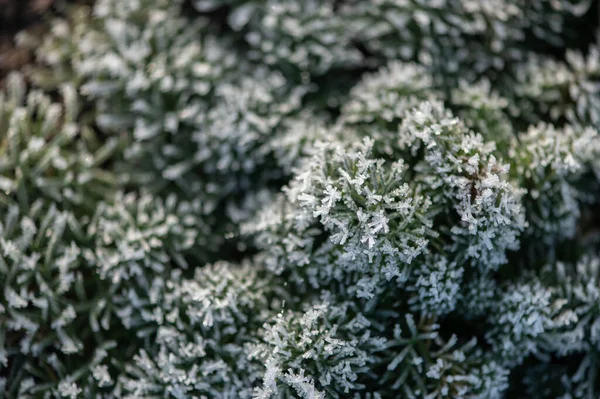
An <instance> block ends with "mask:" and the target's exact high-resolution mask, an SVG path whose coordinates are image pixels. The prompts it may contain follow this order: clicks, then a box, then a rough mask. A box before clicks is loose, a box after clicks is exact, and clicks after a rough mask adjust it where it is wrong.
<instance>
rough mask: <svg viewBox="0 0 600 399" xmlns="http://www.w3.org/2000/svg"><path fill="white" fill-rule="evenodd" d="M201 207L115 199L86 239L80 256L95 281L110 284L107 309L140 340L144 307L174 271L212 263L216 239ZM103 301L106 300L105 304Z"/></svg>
mask: <svg viewBox="0 0 600 399" xmlns="http://www.w3.org/2000/svg"><path fill="white" fill-rule="evenodd" d="M201 212H202V202H201V201H200V200H196V201H192V202H184V201H178V200H177V198H176V197H175V196H174V195H171V196H169V197H167V198H166V199H164V200H163V199H160V198H152V197H151V196H149V195H141V196H138V195H135V194H127V195H123V194H118V195H117V196H116V197H115V198H114V201H113V202H111V203H101V204H99V206H98V209H97V211H96V213H95V214H94V216H93V218H92V220H91V222H90V223H89V225H88V226H87V228H86V234H87V236H88V237H89V239H90V240H91V242H92V243H93V244H92V245H91V246H90V248H87V249H86V250H85V252H84V255H85V256H86V258H87V261H88V264H89V265H90V267H93V268H94V269H95V272H96V273H97V276H98V278H99V279H102V280H105V281H107V282H108V283H109V284H110V295H111V299H110V301H108V302H107V303H106V306H107V307H109V308H111V310H112V311H113V312H115V313H116V314H117V315H118V317H119V319H120V322H121V323H122V324H123V325H124V326H125V327H126V328H128V329H132V330H135V331H136V333H137V335H138V336H142V337H143V336H145V335H147V334H148V332H147V331H145V330H143V329H140V326H144V325H145V324H146V322H147V321H148V320H147V318H149V317H150V318H151V317H153V315H152V314H148V312H147V309H146V308H145V306H147V305H148V303H149V302H151V301H152V299H153V295H154V294H155V293H156V290H157V287H156V284H160V285H162V284H164V279H167V278H169V277H170V275H171V273H172V271H173V270H174V269H179V270H181V269H183V270H185V269H188V268H189V266H188V265H189V262H193V264H195V263H196V262H198V261H206V260H209V259H211V256H212V251H214V249H215V248H217V247H218V245H219V238H220V237H218V236H217V237H211V236H210V231H209V230H208V226H207V225H206V224H205V222H204V221H203V220H202V218H201V216H200V215H201ZM104 301H106V299H105V300H104Z"/></svg>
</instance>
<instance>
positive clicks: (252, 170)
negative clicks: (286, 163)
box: [163, 69, 311, 197]
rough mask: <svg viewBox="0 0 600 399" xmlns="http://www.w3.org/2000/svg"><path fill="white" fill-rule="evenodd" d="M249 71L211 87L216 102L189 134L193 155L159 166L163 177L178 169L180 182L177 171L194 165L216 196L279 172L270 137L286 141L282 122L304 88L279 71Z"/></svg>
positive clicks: (295, 106)
mask: <svg viewBox="0 0 600 399" xmlns="http://www.w3.org/2000/svg"><path fill="white" fill-rule="evenodd" d="M254 75H255V76H252V77H244V78H241V79H239V80H235V81H234V82H232V83H224V84H221V85H219V86H218V87H217V88H216V90H215V106H214V107H212V108H211V109H210V110H209V111H207V113H206V114H205V115H204V116H203V117H202V121H201V122H200V125H199V127H198V129H197V130H196V131H195V132H194V133H193V135H192V140H193V145H194V147H195V148H196V152H195V154H194V155H193V157H191V158H189V159H187V160H186V161H185V162H182V163H179V164H176V165H173V166H171V167H170V168H168V169H166V170H164V171H163V176H166V175H168V176H167V177H168V178H171V177H173V178H175V177H177V178H179V176H176V175H177V174H179V175H180V176H181V180H182V181H181V184H185V182H184V181H183V180H185V179H184V177H185V175H184V173H182V172H185V171H186V170H192V168H194V166H195V167H196V168H197V169H198V170H199V171H201V173H202V175H203V177H204V179H205V180H208V181H209V182H210V184H209V185H208V186H207V187H206V190H207V191H209V192H211V191H220V193H219V192H217V194H219V195H220V196H221V197H222V196H224V195H227V194H231V193H239V192H240V191H248V190H249V188H250V185H251V184H253V185H254V186H260V184H261V181H263V182H264V183H268V182H270V181H273V180H276V179H280V178H281V177H282V175H283V174H284V172H283V171H281V170H280V168H278V165H277V164H278V161H277V157H276V155H275V154H274V151H276V150H275V148H276V147H275V146H274V145H273V144H272V142H274V141H275V142H277V141H280V140H285V138H286V135H287V130H288V127H287V126H286V125H285V123H286V122H284V121H287V119H286V117H289V116H292V115H294V114H295V113H298V111H299V110H300V108H301V101H302V97H303V95H304V94H305V93H306V91H307V90H308V89H309V88H308V87H307V86H298V87H290V86H289V83H288V82H287V80H286V79H285V78H284V77H283V76H282V75H281V74H279V73H269V72H268V71H266V70H262V69H261V70H258V71H256V72H255V73H254ZM306 117H307V118H311V115H306ZM290 144H292V145H293V143H290ZM280 148H282V147H280ZM292 150H293V149H292ZM194 163H195V164H196V165H194ZM228 185H229V186H228Z"/></svg>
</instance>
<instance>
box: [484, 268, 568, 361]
mask: <svg viewBox="0 0 600 399" xmlns="http://www.w3.org/2000/svg"><path fill="white" fill-rule="evenodd" d="M566 302H567V301H565V300H564V298H562V297H561V296H560V295H559V294H558V293H557V292H556V289H554V288H552V287H546V286H544V285H543V284H542V283H541V282H540V281H539V280H538V279H537V278H535V277H534V276H529V278H523V281H518V282H515V283H509V284H507V286H506V287H504V288H503V289H502V290H500V291H498V294H497V296H496V298H495V301H494V303H493V305H492V307H491V309H490V312H489V314H488V317H487V319H488V323H489V324H490V329H489V330H488V332H487V334H486V339H487V341H488V342H489V344H490V345H491V346H492V352H493V353H494V355H495V356H497V359H498V360H499V361H500V362H501V363H502V364H503V365H505V366H506V367H514V366H516V365H519V364H521V363H522V362H523V360H524V359H525V358H526V357H527V356H529V355H540V352H542V349H543V344H544V342H545V340H546V338H547V337H548V336H549V335H550V334H552V333H553V332H554V331H558V330H559V329H561V328H564V327H565V326H569V325H570V324H572V323H574V322H576V321H577V315H576V313H575V312H573V311H572V310H571V309H569V308H568V307H567V306H565V305H566Z"/></svg>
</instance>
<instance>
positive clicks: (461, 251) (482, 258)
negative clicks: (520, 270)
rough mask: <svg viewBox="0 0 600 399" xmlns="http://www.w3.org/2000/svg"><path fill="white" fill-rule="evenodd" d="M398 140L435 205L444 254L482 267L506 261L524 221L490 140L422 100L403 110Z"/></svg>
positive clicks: (438, 106) (518, 198)
mask: <svg viewBox="0 0 600 399" xmlns="http://www.w3.org/2000/svg"><path fill="white" fill-rule="evenodd" d="M396 145H397V148H398V149H399V151H402V152H403V153H405V154H406V155H405V156H406V157H408V159H410V161H408V162H409V163H410V164H413V165H414V167H413V170H414V172H413V174H414V180H415V181H416V183H417V184H418V186H419V188H420V190H421V192H422V193H423V194H424V195H427V196H428V197H429V198H430V200H431V202H432V203H433V204H434V206H433V207H432V211H433V212H436V213H437V214H436V215H435V220H436V223H435V225H436V230H438V231H439V232H440V235H441V237H442V238H443V239H444V241H445V246H444V251H445V253H446V254H448V255H449V256H450V257H451V259H453V260H454V261H456V262H459V263H462V262H470V263H471V264H473V265H474V266H476V267H479V268H484V269H491V270H494V269H497V268H498V267H499V266H500V265H502V264H504V263H505V262H506V251H507V250H515V249H517V248H518V246H519V242H518V240H517V238H518V237H519V234H520V233H521V231H522V230H523V229H524V227H525V221H524V212H523V207H522V205H521V196H522V192H521V190H520V189H519V188H518V187H515V186H513V185H512V184H511V183H510V182H509V181H508V179H507V174H508V170H509V166H508V165H506V164H503V163H502V161H500V160H499V159H498V158H496V156H495V155H494V149H495V144H494V142H486V141H484V139H483V137H482V136H481V135H480V134H477V133H473V132H471V131H469V129H468V128H466V126H465V125H464V124H463V123H462V122H461V121H460V120H459V119H458V118H454V117H452V114H451V113H450V112H449V111H447V110H446V109H444V107H443V106H442V105H441V104H440V103H438V102H433V103H431V102H425V103H422V104H421V105H420V106H419V107H418V108H415V109H414V110H413V111H411V112H409V113H407V114H406V116H405V118H404V119H403V121H402V124H401V126H400V129H399V133H398V141H397V143H396Z"/></svg>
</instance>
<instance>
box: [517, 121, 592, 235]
mask: <svg viewBox="0 0 600 399" xmlns="http://www.w3.org/2000/svg"><path fill="white" fill-rule="evenodd" d="M509 158H510V159H511V163H512V167H513V170H512V174H513V176H514V178H515V179H516V180H517V181H518V183H519V186H521V187H523V188H525V189H527V195H525V196H524V197H523V202H524V206H525V209H526V215H527V222H528V229H527V231H528V233H529V235H531V236H533V237H535V239H536V240H541V241H542V242H544V244H546V245H552V244H553V243H555V242H557V241H561V240H564V239H570V238H573V237H574V236H575V233H576V229H577V224H578V219H579V216H580V213H581V212H580V202H581V201H582V200H585V195H584V196H583V198H581V197H582V195H581V193H584V192H585V190H580V187H579V184H578V182H579V181H580V180H581V178H582V176H584V175H586V174H590V172H591V174H592V175H593V174H594V173H596V174H597V176H598V177H600V174H598V171H599V170H600V169H599V168H598V165H600V161H599V160H600V135H599V134H598V132H597V131H596V130H595V129H592V128H580V127H577V126H571V125H567V126H565V127H564V128H562V129H559V128H556V127H554V126H552V125H548V124H544V123H542V124H539V125H536V126H531V127H530V128H529V129H528V130H527V131H526V132H524V133H522V134H520V135H519V136H518V137H517V138H516V139H513V141H512V145H511V148H510V151H509Z"/></svg>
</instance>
